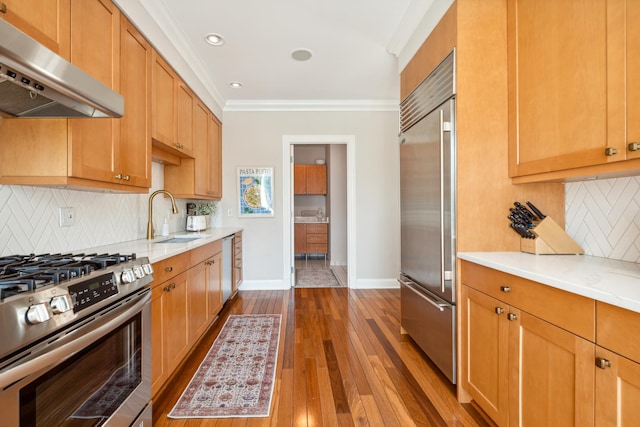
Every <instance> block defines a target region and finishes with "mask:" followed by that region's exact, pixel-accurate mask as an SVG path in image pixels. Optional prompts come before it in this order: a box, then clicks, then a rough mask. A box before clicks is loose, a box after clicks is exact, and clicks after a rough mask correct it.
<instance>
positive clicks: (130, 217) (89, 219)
mask: <svg viewBox="0 0 640 427" xmlns="http://www.w3.org/2000/svg"><path fill="white" fill-rule="evenodd" d="M152 174H153V175H152V176H153V182H152V187H151V189H150V190H149V193H148V194H109V193H96V192H89V191H75V190H64V189H57V188H45V187H30V186H21V185H0V256H3V255H12V254H27V253H43V252H64V251H75V250H80V249H84V248H90V247H95V246H102V245H108V244H111V243H118V242H126V241H130V240H137V239H144V238H146V233H147V215H148V207H149V194H151V192H153V191H155V190H158V189H162V187H163V186H164V173H163V166H162V165H161V164H158V163H153V166H152ZM186 202H187V201H186V200H176V203H177V205H178V209H179V210H180V213H179V214H177V215H173V214H172V213H171V202H170V200H169V199H168V198H165V197H164V196H163V195H161V194H159V195H158V196H156V197H155V198H154V200H153V217H154V218H153V223H154V225H155V229H156V232H159V230H160V226H161V224H162V222H163V220H164V218H165V217H167V218H168V220H169V231H170V232H172V233H174V232H177V231H183V230H184V229H185V222H186ZM60 207H73V208H74V209H75V215H76V224H75V225H74V226H71V227H60V225H59V222H58V208H60Z"/></svg>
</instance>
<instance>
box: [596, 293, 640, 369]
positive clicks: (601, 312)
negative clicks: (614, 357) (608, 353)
mask: <svg viewBox="0 0 640 427" xmlns="http://www.w3.org/2000/svg"><path fill="white" fill-rule="evenodd" d="M596 312H597V319H598V320H597V323H596V343H597V344H598V345H599V346H602V347H605V348H608V349H609V350H612V351H615V352H616V353H618V354H620V355H622V356H624V357H628V358H629V359H632V360H634V361H636V362H640V313H636V312H634V311H630V310H626V309H624V308H620V307H616V306H613V305H610V304H606V303H604V302H600V301H597V302H596Z"/></svg>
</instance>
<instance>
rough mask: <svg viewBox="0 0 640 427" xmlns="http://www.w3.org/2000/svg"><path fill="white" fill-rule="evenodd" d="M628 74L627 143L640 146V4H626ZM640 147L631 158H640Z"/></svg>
mask: <svg viewBox="0 0 640 427" xmlns="http://www.w3.org/2000/svg"><path fill="white" fill-rule="evenodd" d="M626 11H627V16H626V30H627V31H626V32H627V40H626V41H627V43H626V48H627V51H626V63H627V67H626V72H627V81H626V89H627V143H633V142H636V143H639V144H640V55H639V54H638V52H640V26H639V25H638V22H640V2H639V1H637V0H627V2H626ZM637 148H640V147H637V146H632V147H631V149H632V150H635V151H627V156H628V157H629V158H640V149H637Z"/></svg>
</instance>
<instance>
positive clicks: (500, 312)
mask: <svg viewBox="0 0 640 427" xmlns="http://www.w3.org/2000/svg"><path fill="white" fill-rule="evenodd" d="M502 313H504V308H502V307H496V314H502Z"/></svg>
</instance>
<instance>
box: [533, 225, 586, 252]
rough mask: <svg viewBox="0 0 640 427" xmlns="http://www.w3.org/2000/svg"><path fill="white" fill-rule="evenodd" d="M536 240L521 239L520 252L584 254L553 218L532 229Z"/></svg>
mask: <svg viewBox="0 0 640 427" xmlns="http://www.w3.org/2000/svg"><path fill="white" fill-rule="evenodd" d="M531 231H532V232H533V234H535V235H536V238H535V239H525V238H522V239H520V251H521V252H527V253H530V254H536V255H577V254H584V250H583V249H582V248H581V247H580V245H578V244H577V243H576V242H575V241H574V240H573V239H572V238H571V237H570V236H569V235H568V234H567V233H566V232H565V231H564V230H563V229H562V227H560V226H559V225H558V224H557V223H556V222H555V221H554V220H553V219H552V218H551V217H546V218H545V219H543V220H542V221H540V222H539V223H538V224H536V226H535V227H534V228H532V229H531Z"/></svg>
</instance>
